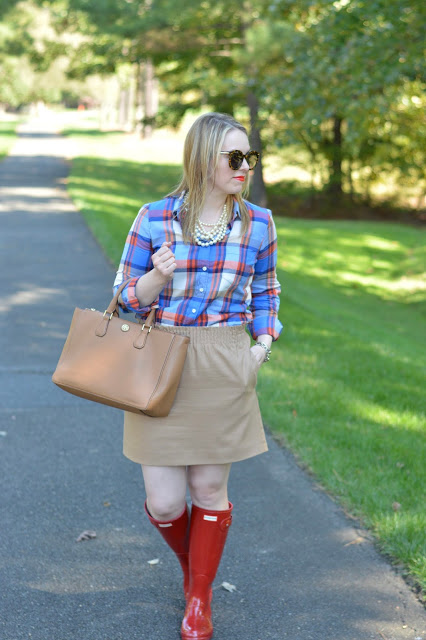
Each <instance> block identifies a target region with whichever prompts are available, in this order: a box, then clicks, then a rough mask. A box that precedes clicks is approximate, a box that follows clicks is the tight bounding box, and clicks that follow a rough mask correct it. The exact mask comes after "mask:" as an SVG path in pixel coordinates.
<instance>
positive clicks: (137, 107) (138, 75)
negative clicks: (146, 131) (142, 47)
mask: <svg viewBox="0 0 426 640" xmlns="http://www.w3.org/2000/svg"><path fill="white" fill-rule="evenodd" d="M142 81H143V66H142V62H137V63H136V65H135V94H134V97H135V104H134V114H135V119H134V130H135V131H136V133H138V134H140V133H141V132H142V116H143V90H142Z"/></svg>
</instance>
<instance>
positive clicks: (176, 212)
mask: <svg viewBox="0 0 426 640" xmlns="http://www.w3.org/2000/svg"><path fill="white" fill-rule="evenodd" d="M184 198H185V192H184V191H182V193H181V194H180V195H179V196H175V202H174V204H173V209H172V215H173V218H174V219H175V220H179V221H180V213H181V209H182V205H183V201H184ZM236 218H241V214H240V205H239V204H238V202H237V201H236V199H235V198H234V210H233V215H232V222H234V220H235V219H236Z"/></svg>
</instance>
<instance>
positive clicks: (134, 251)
mask: <svg viewBox="0 0 426 640" xmlns="http://www.w3.org/2000/svg"><path fill="white" fill-rule="evenodd" d="M152 253H153V250H152V242H151V231H150V223H149V206H148V205H145V206H144V207H142V208H141V210H140V211H139V213H138V215H137V216H136V218H135V221H134V222H133V225H132V227H131V229H130V231H129V233H128V235H127V238H126V243H125V245H124V249H123V254H122V256H121V260H120V266H119V268H118V270H117V274H116V277H115V281H114V287H113V289H114V292H116V291H117V289H118V287H119V286H120V285H121V284H122V283H123V282H125V281H126V280H128V283H127V284H126V286H125V287H124V288H123V290H122V292H121V295H120V301H119V305H120V308H121V309H122V310H123V311H124V312H126V313H132V312H133V313H137V314H141V315H143V314H146V313H147V312H148V311H149V309H150V308H151V305H149V306H147V307H141V306H140V303H139V300H138V298H137V297H136V284H137V282H138V280H139V278H140V277H141V276H143V275H145V273H147V272H148V271H150V270H151V268H152V265H151V257H152Z"/></svg>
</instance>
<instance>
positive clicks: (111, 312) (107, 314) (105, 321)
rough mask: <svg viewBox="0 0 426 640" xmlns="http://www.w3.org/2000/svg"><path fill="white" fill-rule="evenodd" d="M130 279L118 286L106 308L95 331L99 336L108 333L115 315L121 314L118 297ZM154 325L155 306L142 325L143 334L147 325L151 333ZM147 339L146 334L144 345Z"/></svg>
mask: <svg viewBox="0 0 426 640" xmlns="http://www.w3.org/2000/svg"><path fill="white" fill-rule="evenodd" d="M132 279H133V278H131V279H130V280H132ZM130 280H126V281H125V282H122V283H121V285H120V286H119V287H118V289H117V291H116V292H115V296H114V297H113V299H112V300H111V302H110V303H109V305H108V307H107V308H106V309H105V311H104V314H103V318H102V320H101V322H100V324H99V326H98V327H97V329H96V332H95V333H96V335H97V336H98V337H99V338H102V337H103V336H104V335H105V334H106V332H107V330H108V325H109V322H110V320H111V318H112V317H113V316H117V318H118V317H119V315H120V314H119V308H118V298H119V297H120V293H121V292H122V291H123V289H124V287H125V286H126V285H127V284H128V283H129V282H130ZM154 325H155V307H154V308H152V309H151V311H150V312H149V315H148V317H147V319H146V320H145V322H144V324H143V325H142V329H141V334H143V330H144V329H145V327H147V329H148V331H147V333H149V332H150V331H151V329H152V328H153V326H154ZM145 341H146V336H145V337H144V340H143V345H144V344H145ZM143 345H141V346H143ZM135 346H136V345H135ZM141 346H139V345H138V348H141Z"/></svg>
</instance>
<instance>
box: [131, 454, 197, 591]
mask: <svg viewBox="0 0 426 640" xmlns="http://www.w3.org/2000/svg"><path fill="white" fill-rule="evenodd" d="M142 472H143V476H144V482H145V491H146V495H147V500H146V502H145V511H146V514H147V516H148V518H149V520H150V522H151V524H153V525H154V527H155V528H156V529H157V530H158V531H159V533H160V534H161V536H162V537H163V539H164V540H165V541H166V542H167V544H168V545H169V547H170V548H171V549H172V550H173V551H174V552H175V554H176V556H177V558H178V560H179V562H180V565H181V567H182V571H183V589H184V592H185V597H187V595H188V591H189V566H188V563H189V560H188V550H189V515H188V507H187V505H186V501H185V495H186V467H151V466H146V465H143V466H142Z"/></svg>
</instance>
